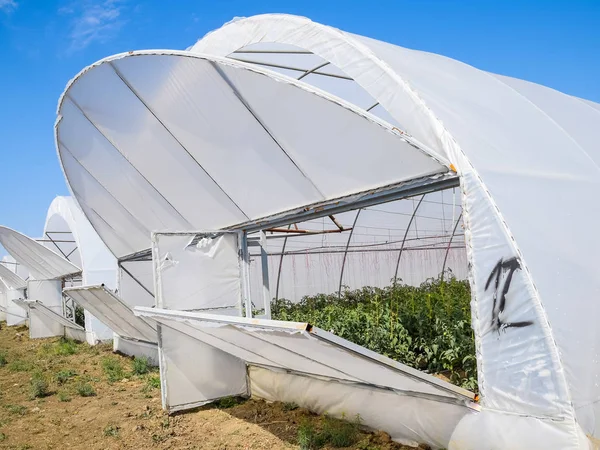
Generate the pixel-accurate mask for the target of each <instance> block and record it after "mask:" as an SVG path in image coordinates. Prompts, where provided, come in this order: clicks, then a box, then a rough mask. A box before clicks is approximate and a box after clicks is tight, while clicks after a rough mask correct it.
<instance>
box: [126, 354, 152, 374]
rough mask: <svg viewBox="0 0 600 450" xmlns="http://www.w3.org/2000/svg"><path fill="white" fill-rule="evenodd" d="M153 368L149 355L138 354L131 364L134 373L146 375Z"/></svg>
mask: <svg viewBox="0 0 600 450" xmlns="http://www.w3.org/2000/svg"><path fill="white" fill-rule="evenodd" d="M151 370H152V363H151V361H150V358H148V357H147V356H139V357H138V356H136V357H135V358H134V359H133V363H132V365H131V372H132V373H133V374H134V375H145V374H147V373H148V372H150V371H151Z"/></svg>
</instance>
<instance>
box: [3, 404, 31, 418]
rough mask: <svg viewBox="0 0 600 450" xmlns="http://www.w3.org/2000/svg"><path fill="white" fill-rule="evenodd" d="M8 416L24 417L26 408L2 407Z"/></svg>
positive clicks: (21, 406)
mask: <svg viewBox="0 0 600 450" xmlns="http://www.w3.org/2000/svg"><path fill="white" fill-rule="evenodd" d="M4 408H5V409H6V410H7V411H8V412H9V413H10V414H13V415H15V416H24V415H25V414H27V408H26V407H25V406H23V405H6V406H5V407H4Z"/></svg>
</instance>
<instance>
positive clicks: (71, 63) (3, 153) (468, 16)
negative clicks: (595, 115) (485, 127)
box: [0, 0, 600, 255]
mask: <svg viewBox="0 0 600 450" xmlns="http://www.w3.org/2000/svg"><path fill="white" fill-rule="evenodd" d="M266 12H285V13H291V14H299V15H304V16H307V17H310V18H311V19H313V20H315V21H318V22H321V23H325V24H328V25H333V26H336V27H338V28H342V29H345V30H347V31H352V32H354V33H358V34H364V35H367V36H370V37H374V38H377V39H381V40H385V41H389V42H392V43H395V44H398V45H401V46H404V47H409V48H415V49H421V50H427V51H431V52H435V53H440V54H443V55H446V56H450V57H452V58H456V59H459V60H462V61H464V62H467V63H469V64H472V65H474V66H476V67H479V68H481V69H485V70H488V71H492V72H496V73H501V74H505V75H510V76H515V77H518V78H524V79H527V80H530V81H534V82H537V83H540V84H544V85H547V86H551V87H553V88H556V89H558V90H561V91H564V92H567V93H569V94H573V95H577V96H580V97H584V98H588V99H590V100H594V101H596V102H600V80H599V74H600V0H561V1H556V0H502V1H496V0H477V1H475V0H462V1H459V0H410V1H409V0H389V1H388V0H379V1H353V0H345V1H338V0H319V1H313V0H304V1H303V0H296V1H294V2H288V1H281V0H280V1H248V0H246V1H239V0H220V1H218V0H217V1H211V2H209V1H202V0H195V1H183V0H181V1H174V0H172V1H170V2H167V1H164V0H161V1H159V0H149V1H133V0H57V1H53V0H0V183H1V186H2V189H0V224H3V225H7V226H10V227H12V228H15V229H18V230H20V231H22V232H24V233H26V234H29V235H31V236H34V237H35V236H38V235H41V233H42V228H43V225H44V218H45V215H46V211H47V208H48V206H49V204H50V202H51V201H52V199H53V198H54V197H55V196H56V195H68V189H67V187H66V185H65V182H64V179H63V175H62V172H61V170H60V166H59V164H58V160H57V157H56V151H55V149H54V141H53V124H54V120H55V114H56V104H57V100H58V97H59V95H60V94H61V92H62V90H63V88H64V87H65V85H66V83H67V81H68V80H69V79H70V78H71V77H73V76H74V75H75V74H76V73H77V72H79V70H81V69H82V68H83V67H84V66H86V65H88V64H91V63H93V62H95V61H96V60H98V59H101V58H103V57H105V56H108V55H111V54H114V53H120V52H123V51H128V50H139V49H155V48H169V49H184V48H186V47H187V46H189V45H191V44H192V43H194V42H195V41H196V40H197V39H198V38H200V37H201V36H203V35H204V34H205V33H206V32H208V31H210V30H212V29H214V28H218V27H219V26H220V25H222V24H223V23H224V22H226V21H228V20H230V19H232V18H233V17H235V16H249V15H253V14H259V13H266ZM1 254H2V249H1V248H0V255H1Z"/></svg>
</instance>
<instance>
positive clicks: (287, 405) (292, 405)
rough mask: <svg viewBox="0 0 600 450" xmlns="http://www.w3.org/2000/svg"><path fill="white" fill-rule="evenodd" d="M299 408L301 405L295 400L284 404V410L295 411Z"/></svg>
mask: <svg viewBox="0 0 600 450" xmlns="http://www.w3.org/2000/svg"><path fill="white" fill-rule="evenodd" d="M298 408H299V406H298V405H297V404H296V403H294V402H291V403H284V404H283V410H284V411H295V410H296V409H298Z"/></svg>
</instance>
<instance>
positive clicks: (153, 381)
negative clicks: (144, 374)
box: [146, 375, 160, 389]
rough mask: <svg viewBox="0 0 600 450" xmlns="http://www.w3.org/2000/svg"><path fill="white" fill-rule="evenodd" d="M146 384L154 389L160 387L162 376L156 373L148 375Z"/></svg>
mask: <svg viewBox="0 0 600 450" xmlns="http://www.w3.org/2000/svg"><path fill="white" fill-rule="evenodd" d="M146 384H147V386H149V387H150V388H152V389H160V376H158V375H156V376H151V377H148V380H147V381H146Z"/></svg>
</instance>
